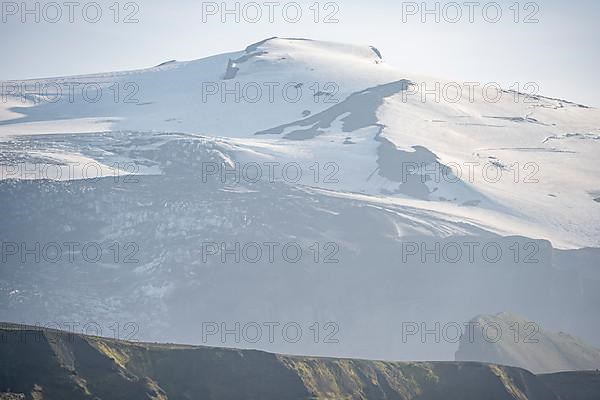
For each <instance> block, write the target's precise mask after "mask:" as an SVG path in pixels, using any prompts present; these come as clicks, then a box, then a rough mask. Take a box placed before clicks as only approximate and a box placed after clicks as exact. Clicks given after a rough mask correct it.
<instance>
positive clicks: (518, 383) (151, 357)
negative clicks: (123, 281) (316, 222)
mask: <svg viewBox="0 0 600 400" xmlns="http://www.w3.org/2000/svg"><path fill="white" fill-rule="evenodd" d="M0 334H1V335H2V336H1V339H2V340H1V342H0V354H1V357H0V359H1V360H2V369H1V372H0V392H1V393H2V394H0V398H3V399H4V398H7V399H12V398H15V399H16V398H26V399H60V400H66V399H127V400H132V399H207V400H221V399H223V400H225V399H227V400H229V399H231V400H234V399H235V400H239V399H257V400H258V399H263V400H269V399H273V400H275V399H277V400H286V399H290V400H291V399H294V400H296V399H369V400H372V399H398V400H404V399H430V400H434V399H462V400H468V399H473V400H475V399H477V400H479V399H498V400H500V399H519V400H559V399H560V400H568V399H595V398H596V399H597V398H598V396H600V374H598V373H595V372H573V373H564V374H557V375H546V376H536V375H533V374H532V373H530V372H528V371H526V370H523V369H519V368H512V367H503V366H498V365H491V364H482V363H474V362H418V363H410V362H402V363H400V362H380V361H367V360H350V359H333V358H313V357H294V356H283V355H276V354H270V353H265V352H260V351H252V350H235V349H223V348H210V347H195V346H181V345H172V344H150V343H132V342H124V341H118V340H113V339H106V338H98V337H89V336H81V335H75V334H69V333H65V332H60V331H53V330H43V331H41V330H35V329H29V328H21V327H17V326H12V325H5V326H3V327H2V328H0ZM582 387H585V388H586V389H585V390H582V389H581V388H582ZM1 396H4V397H1Z"/></svg>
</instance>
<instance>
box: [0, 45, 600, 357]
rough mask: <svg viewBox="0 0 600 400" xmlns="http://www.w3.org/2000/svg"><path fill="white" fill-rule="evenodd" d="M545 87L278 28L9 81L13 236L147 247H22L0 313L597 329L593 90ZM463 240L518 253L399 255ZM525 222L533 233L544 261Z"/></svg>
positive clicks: (349, 325)
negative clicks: (514, 86) (290, 254)
mask: <svg viewBox="0 0 600 400" xmlns="http://www.w3.org/2000/svg"><path fill="white" fill-rule="evenodd" d="M484 87H485V89H484ZM529 89H531V88H528V87H523V88H522V90H520V91H515V90H510V89H509V88H505V89H502V88H499V87H497V86H495V85H489V84H487V83H485V82H482V83H477V84H475V83H473V82H471V83H468V82H460V83H455V82H451V81H448V80H440V79H437V78H431V77H423V76H419V75H415V74H410V73H404V72H402V71H399V70H397V69H395V68H393V67H391V66H390V65H388V64H386V63H385V61H384V59H383V58H382V57H381V55H380V52H379V50H377V49H376V48H374V47H371V46H357V45H347V44H338V43H329V42H319V41H312V40H305V39H283V38H271V39H267V40H265V41H262V42H259V43H256V44H253V45H250V46H248V47H247V48H246V49H245V50H243V51H238V52H233V53H227V54H222V55H216V56H212V57H209V58H205V59H200V60H195V61H188V62H176V61H171V62H166V63H164V64H161V65H159V66H156V67H153V68H148V69H144V70H138V71H127V72H116V73H102V74H95V75H86V76H75V77H61V78H51V79H38V80H28V81H19V82H16V81H11V82H2V102H1V103H0V179H1V181H0V196H1V197H2V203H3V206H2V209H3V213H2V214H3V216H2V217H0V223H1V226H2V229H1V230H0V240H2V242H11V243H13V242H14V243H22V242H24V241H27V240H33V238H35V240H36V241H43V240H46V241H47V240H49V238H50V239H55V240H57V241H58V240H60V241H64V240H67V239H77V240H79V241H83V240H88V241H94V242H97V243H104V244H108V243H110V242H115V241H116V242H119V243H121V244H122V245H125V244H126V243H137V244H138V245H139V249H138V250H139V254H138V256H139V257H138V259H139V260H138V262H137V263H135V264H134V265H128V264H127V263H125V262H123V260H122V259H120V260H117V262H110V261H106V260H103V261H102V262H101V263H94V265H92V266H90V265H81V264H77V263H75V264H74V263H72V262H70V263H61V262H59V263H58V264H55V265H46V267H49V268H44V267H43V266H41V265H40V263H39V262H31V261H30V260H25V262H21V261H20V260H19V259H17V258H15V259H10V257H9V261H7V262H6V263H4V264H3V269H4V271H3V272H2V276H0V304H2V308H1V310H0V319H1V320H11V321H14V322H30V323H35V322H47V321H56V320H59V321H66V320H68V319H69V318H71V319H73V318H75V319H76V320H84V321H89V320H92V321H104V322H105V323H107V324H108V323H109V321H111V320H112V321H114V320H115V319H117V317H115V316H119V317H118V319H119V320H121V321H131V319H128V318H135V319H136V321H139V324H140V325H143V326H144V329H140V334H141V335H142V336H143V338H144V339H148V340H168V341H177V340H182V341H191V342H194V343H198V337H199V331H198V329H200V328H199V327H201V326H202V325H201V322H202V321H207V320H208V321H221V320H226V321H229V322H230V323H234V321H239V320H244V321H269V320H271V321H272V320H278V319H279V320H280V319H282V318H295V320H297V321H303V322H305V325H302V326H303V327H304V326H310V325H311V323H314V322H316V321H317V320H319V321H337V323H339V327H340V335H342V336H343V340H342V341H341V342H340V343H341V344H340V346H339V348H337V349H331V347H327V348H323V347H319V346H318V344H315V343H311V342H310V340H308V339H307V340H302V341H300V342H299V343H298V344H295V343H288V342H286V343H268V342H267V343H262V342H261V343H259V344H247V346H249V347H259V348H264V349H266V350H272V351H278V352H296V353H297V352H301V353H311V354H315V353H318V354H323V355H338V356H339V355H342V356H358V357H367V358H384V359H432V358H435V359H452V356H453V353H454V351H455V349H456V345H455V344H452V343H442V344H431V343H421V346H413V347H411V348H406V346H402V343H398V342H397V337H398V335H399V332H400V331H401V329H402V326H403V325H402V322H405V321H424V322H428V323H434V322H435V321H440V320H443V321H461V322H462V321H468V320H470V319H471V318H472V317H473V315H478V314H484V313H496V312H500V311H507V310H508V311H514V312H516V313H518V314H521V315H527V316H528V317H530V318H533V319H534V320H536V321H539V322H540V323H543V325H544V326H546V327H548V328H549V329H552V330H565V331H569V332H573V333H574V334H577V335H578V336H580V337H582V338H584V339H585V340H588V341H590V342H591V343H593V344H595V345H599V344H600V337H598V336H597V331H598V329H600V317H599V316H598V315H597V312H594V311H593V310H597V307H598V306H599V305H600V298H599V297H598V295H597V293H596V289H594V288H597V285H598V284H599V283H600V271H598V269H597V266H598V261H599V255H600V183H599V182H598V179H597V177H598V173H599V172H600V171H599V170H600V163H599V162H598V154H600V112H599V111H598V110H597V109H594V108H590V107H586V106H585V105H579V104H574V103H571V102H569V101H566V100H561V99H555V98H550V97H544V96H542V95H540V94H538V93H532V91H531V90H529ZM525 92H528V93H529V94H527V93H525ZM90 166H92V167H93V168H90ZM232 171H233V172H232ZM86 178H87V179H86ZM92 178H93V179H92ZM254 178H256V179H254ZM228 240H236V241H238V242H240V243H247V242H248V241H253V242H254V241H256V242H264V241H266V242H268V241H273V240H275V241H282V242H285V241H288V242H289V241H295V242H298V243H301V244H302V245H303V246H304V245H306V247H307V248H308V247H310V246H311V243H315V242H318V243H319V244H320V245H325V244H327V243H335V244H336V246H338V251H337V252H336V254H338V255H339V258H340V260H339V263H337V264H336V265H335V266H324V265H323V264H322V263H317V264H318V265H317V264H315V263H312V262H311V261H310V257H304V258H303V259H302V261H301V262H300V263H299V264H298V265H292V266H290V265H289V263H285V262H284V264H283V266H281V265H279V267H276V266H274V265H262V264H260V263H259V265H254V264H253V263H247V264H248V265H245V264H244V263H243V262H242V264H244V265H240V264H238V263H235V265H230V264H228V263H225V264H227V265H226V266H223V265H220V266H219V262H218V260H217V261H215V260H213V261H212V262H213V264H211V262H206V260H204V262H203V260H202V258H203V256H205V254H204V253H202V251H203V250H205V248H204V247H202V246H203V244H204V243H206V242H211V243H213V242H216V243H220V242H221V241H228ZM454 241H455V242H457V243H468V242H472V241H476V242H479V244H480V245H481V244H482V243H483V242H484V241H497V242H499V243H501V247H502V248H503V249H504V257H502V259H501V260H500V261H499V262H498V263H497V264H496V263H493V264H494V265H492V266H490V265H485V266H483V267H481V266H480V265H479V266H480V267H481V268H478V267H477V266H476V265H473V262H472V261H465V260H464V259H462V258H461V259H460V260H459V261H458V262H457V263H453V262H444V261H442V262H441V263H440V262H439V261H431V259H429V258H428V257H427V256H426V255H424V256H423V257H420V256H419V255H420V254H416V253H414V251H415V249H414V248H413V247H411V248H410V251H409V252H408V253H409V254H410V255H413V256H415V254H416V256H415V257H414V258H413V259H412V262H413V263H414V265H413V264H410V262H411V260H409V261H408V262H407V260H406V259H404V256H406V253H407V250H409V249H408V248H406V247H404V245H405V244H406V243H408V242H410V243H427V244H428V245H431V246H435V243H438V244H439V243H442V244H443V243H445V244H448V243H452V242H454ZM514 243H516V244H517V247H519V249H520V250H521V251H522V252H523V253H527V248H528V246H529V245H530V244H532V243H534V244H535V246H537V247H536V249H537V251H535V252H534V254H533V253H527V254H529V255H533V256H535V257H537V259H536V261H538V262H536V263H535V265H528V264H527V261H525V263H524V262H523V260H524V259H526V257H525V256H524V255H523V254H521V253H519V254H517V253H514V254H513V253H511V250H514V248H513V247H511V246H514ZM323 247H325V246H323ZM425 247H426V246H425ZM3 250H5V254H6V249H3ZM321 250H323V251H326V249H321ZM421 250H422V249H421ZM508 254H510V255H511V256H508ZM421 255H422V254H421ZM512 255H514V256H515V257H514V258H516V259H517V260H513V257H512ZM484 258H485V257H484ZM11 260H12V261H11ZM446 261H447V260H446ZM480 261H481V260H480ZM42 264H44V263H43V262H42ZM275 264H277V263H275ZM409 264H410V265H409ZM475 264H477V263H475ZM484 264H485V263H484ZM487 264H489V262H488V263H487ZM44 265H45V264H44ZM440 265H442V267H441V266H440ZM50 267H51V268H52V269H50ZM92 283H96V284H97V285H98V287H93V286H92V285H91V284H92ZM348 294H351V296H350V297H351V298H350V299H347V300H346V301H342V298H344V297H346V296H347V295H348ZM374 307H375V308H377V309H374ZM586 312H588V314H585V313H586ZM565 314H569V315H571V316H570V317H568V318H564V315H565ZM390 315H393V316H394V318H392V320H391V319H390ZM22 319H26V321H22ZM365 326H368V327H373V329H367V330H365V329H364V327H365ZM383 326H385V327H386V329H380V328H375V327H383ZM374 343H377V344H374ZM211 344H218V345H223V344H225V345H229V344H230V343H220V342H212V343H211ZM234 345H236V347H239V346H240V344H239V343H238V344H235V343H234ZM242 345H243V344H242Z"/></svg>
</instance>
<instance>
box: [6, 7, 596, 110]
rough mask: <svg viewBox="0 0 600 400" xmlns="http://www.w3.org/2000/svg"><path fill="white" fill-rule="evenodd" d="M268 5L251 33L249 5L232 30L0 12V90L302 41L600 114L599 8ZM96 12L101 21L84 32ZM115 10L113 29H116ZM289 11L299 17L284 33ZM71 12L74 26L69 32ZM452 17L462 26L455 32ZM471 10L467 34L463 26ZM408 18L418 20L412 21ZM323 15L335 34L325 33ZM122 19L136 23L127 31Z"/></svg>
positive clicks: (173, 10) (183, 16) (65, 12)
mask: <svg viewBox="0 0 600 400" xmlns="http://www.w3.org/2000/svg"><path fill="white" fill-rule="evenodd" d="M268 2H269V0H264V1H263V0H259V1H256V2H254V4H255V5H258V6H259V8H258V9H260V11H261V12H262V16H261V17H260V18H258V20H257V21H256V22H252V21H251V19H252V18H255V16H256V10H257V8H256V7H253V6H252V5H247V4H248V3H251V2H248V1H242V2H239V4H240V5H239V9H240V12H239V15H240V22H239V23H238V22H236V21H235V20H234V19H235V16H234V15H233V14H231V15H225V17H227V20H226V21H225V22H222V21H221V17H222V13H221V11H222V2H221V1H218V2H214V3H213V2H202V1H192V0H173V1H164V0H162V1H160V0H140V1H136V2H128V1H126V0H125V1H120V2H117V0H108V1H107V0H100V1H97V2H95V3H94V2H93V1H79V2H73V3H77V4H76V5H72V6H67V5H65V3H68V0H58V1H56V3H54V5H48V3H52V2H50V1H45V0H44V1H41V2H39V6H38V7H39V11H35V3H36V2H34V1H27V2H26V3H27V4H28V6H27V8H28V9H29V10H34V11H33V12H32V13H30V14H27V13H25V12H24V10H23V8H22V5H21V1H15V2H11V1H8V2H6V1H2V2H1V7H2V15H1V16H0V38H1V40H0V55H1V56H0V57H1V58H0V60H1V61H0V80H9V79H25V78H37V77H49V76H64V75H73V74H84V73H93V72H103V71H116V70H127V69H136V68H145V67H149V66H153V65H156V64H159V63H161V62H163V61H167V60H171V59H176V60H181V61H183V60H192V59H197V58H202V57H205V56H209V55H212V54H218V53H224V52H230V51H237V50H241V49H243V48H245V47H246V46H247V45H248V44H251V43H253V42H257V41H259V40H262V39H265V38H267V37H271V36H280V37H305V38H311V39H317V40H330V41H339V42H347V43H356V44H367V45H373V46H375V47H377V48H378V49H379V50H380V51H381V52H382V53H383V57H384V59H385V60H386V61H387V62H388V63H389V64H391V65H394V66H396V67H397V68H398V69H400V70H401V71H405V72H407V73H409V74H410V73H415V74H423V75H430V76H437V77H440V78H447V79H450V80H456V81H477V82H482V83H489V82H498V83H500V84H502V85H503V86H505V87H510V86H512V85H513V83H515V82H519V83H520V85H524V84H526V83H527V82H535V83H537V84H538V86H539V88H540V94H542V95H546V96H550V97H560V98H564V99H568V100H571V101H575V102H580V103H584V104H587V105H591V106H596V107H599V106H600V93H599V92H598V89H600V85H599V78H598V72H597V71H598V69H599V68H598V65H599V64H600V63H599V61H600V44H599V43H598V40H599V38H600V1H597V0H574V1H559V0H543V1H538V2H529V1H521V2H517V1H516V0H497V1H496V2H488V1H481V2H471V3H473V4H472V6H470V7H469V6H468V5H465V3H467V1H456V2H455V3H454V5H456V4H458V5H459V8H457V7H455V6H452V5H447V3H452V2H449V1H439V2H435V1H427V2H425V4H426V6H427V8H428V9H430V10H433V9H434V7H435V4H436V3H440V4H439V6H438V7H439V8H438V9H439V13H438V15H439V17H440V22H439V23H436V22H435V14H431V15H427V16H426V17H427V20H426V22H424V23H423V22H422V20H421V18H422V13H421V11H422V8H423V6H422V4H423V2H422V1H417V2H402V1H398V0H396V1H392V0H370V1H368V2H367V1H358V0H341V1H335V2H328V1H327V0H324V1H319V2H317V1H315V0H310V1H303V0H300V1H297V2H295V3H294V2H291V1H274V2H273V3H278V5H273V6H272V8H271V9H272V10H273V14H272V16H273V21H272V22H271V21H269V10H270V8H269V6H268V5H266V3H268ZM209 3H210V4H209ZM235 3H236V2H234V1H227V8H229V9H234V5H235ZM292 3H293V4H292ZM315 3H316V5H315ZM409 3H411V4H409ZM492 3H494V4H492ZM56 4H58V7H56ZM115 5H116V7H115ZM515 5H516V6H515ZM212 6H214V7H216V8H217V10H216V15H206V14H205V15H204V19H205V21H203V9H205V10H210V7H212ZM244 6H245V7H244ZM284 6H285V7H286V10H287V14H285V15H284V12H283V8H284ZM298 6H299V7H298ZM444 6H446V7H445V8H444ZM84 7H85V9H86V14H85V18H84V12H83V9H84ZM484 7H485V9H486V10H487V11H486V13H484V11H483V9H484ZM98 8H99V9H100V10H102V15H101V17H99V21H98V22H96V23H92V22H90V21H93V20H94V19H96V10H97V9H98ZM116 9H118V10H119V11H120V12H119V14H118V16H117V21H118V22H115V21H114V18H115V17H116V15H115V10H116ZM243 9H245V10H246V14H245V16H246V18H244V15H243ZM297 9H300V10H301V11H302V16H301V17H300V18H299V21H297V22H292V20H293V19H294V17H295V15H296V14H295V10H297ZM316 9H319V10H320V12H319V13H318V16H316V15H315V12H314V10H316ZM403 9H404V10H405V11H406V13H403ZM444 9H445V11H446V12H445V13H444ZM497 9H500V10H501V11H502V16H501V17H499V21H498V22H496V23H492V22H491V21H493V20H495V19H498V18H497V17H496V10H497ZM516 9H518V10H519V13H518V15H517V14H516V13H515V10H516ZM57 10H60V12H62V15H61V16H58V14H57V13H56V11H57ZM69 10H72V11H73V15H72V18H73V22H69V19H70V16H69ZM457 10H460V12H461V13H462V18H461V19H460V20H458V22H456V23H452V22H451V20H453V19H455V18H456V16H457ZM471 10H472V11H473V14H472V15H473V21H474V22H470V11H471ZM410 11H412V12H413V13H415V12H416V14H415V15H409V12H410ZM36 14H38V15H36ZM328 15H331V17H330V18H329V19H330V20H331V22H330V23H325V22H324V20H325V19H326V17H327V16H328ZM36 16H38V17H39V18H40V21H39V22H36V21H35V18H36ZM127 16H130V17H129V20H131V21H135V20H137V22H132V23H124V20H125V19H126V17H127ZM315 16H316V17H317V20H318V22H315V20H314V19H315ZM284 17H285V18H284ZM403 17H404V18H403ZM22 18H24V19H25V22H23V21H22ZM86 18H87V21H86ZM515 18H516V19H517V21H518V22H515ZM52 20H55V21H56V22H55V23H52V22H51V21H52ZM335 20H337V22H334V21H335ZM526 20H527V21H529V22H532V23H525V21H526ZM535 20H538V22H533V21H535Z"/></svg>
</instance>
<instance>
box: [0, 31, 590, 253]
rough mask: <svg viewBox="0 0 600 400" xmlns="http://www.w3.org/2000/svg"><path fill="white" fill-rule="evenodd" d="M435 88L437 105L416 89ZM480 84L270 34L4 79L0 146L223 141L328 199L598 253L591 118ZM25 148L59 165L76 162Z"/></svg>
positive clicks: (367, 53)
mask: <svg viewBox="0 0 600 400" xmlns="http://www.w3.org/2000/svg"><path fill="white" fill-rule="evenodd" d="M423 85H425V86H423ZM436 85H439V91H438V96H439V98H438V99H436V98H435V95H434V94H432V93H429V94H426V93H423V89H426V90H429V91H431V90H434V88H435V87H436ZM483 85H485V83H481V85H480V86H476V87H473V86H470V87H469V86H465V85H464V84H460V85H458V84H456V83H450V82H449V81H444V80H438V79H434V78H424V77H420V76H417V75H412V74H408V73H403V72H400V71H398V70H396V69H394V68H392V67H391V66H389V65H387V64H386V63H385V62H384V61H383V60H382V59H381V58H380V57H379V54H378V51H377V50H376V49H374V48H371V47H369V46H353V45H345V44H337V43H328V42H319V41H311V40H301V39H280V38H272V39H268V40H266V41H263V42H260V43H257V44H255V45H252V46H249V47H248V48H247V49H246V50H245V51H240V52H235V53H229V54H223V55H217V56H213V57H209V58H205V59H201V60H196V61H190V62H169V63H165V64H163V65H161V66H157V67H154V68H149V69H144V70H139V71H129V72H116V73H103V74H96V75H88V76H77V77H64V78H53V79H42V80H30V81H21V82H14V81H13V82H2V102H1V104H0V141H4V142H9V141H10V140H14V139H15V138H16V137H19V136H33V135H46V134H73V135H83V134H85V133H89V132H107V131H147V132H149V133H148V134H149V135H150V134H151V133H152V132H154V133H157V132H158V133H160V132H177V133H186V134H191V135H199V136H204V137H208V138H214V140H218V141H220V142H222V143H227V144H229V145H231V146H232V149H235V151H237V152H239V159H241V160H247V161H257V162H267V161H271V162H280V163H282V164H283V163H289V162H297V163H299V164H300V165H301V166H302V167H303V168H302V171H303V172H304V174H303V177H302V179H301V180H300V183H303V184H306V185H310V186H316V187H320V188H322V189H326V190H329V191H334V192H336V195H340V196H348V197H355V198H357V199H365V198H367V199H368V200H370V201H375V202H381V203H394V204H396V205H404V206H410V207H414V208H416V209H421V210H423V213H424V214H427V213H430V212H433V213H436V214H437V213H441V214H444V215H447V216H449V218H453V219H457V220H459V221H462V220H468V221H469V222H470V223H472V224H475V225H477V226H480V227H482V228H484V229H486V230H489V231H493V232H495V233H498V234H502V235H509V234H518V235H524V236H527V237H532V238H539V239H547V240H550V241H551V242H552V244H553V245H554V246H555V247H557V248H580V247H588V246H589V247H595V246H600V203H599V202H598V198H599V197H600V183H599V182H598V180H597V174H598V172H599V169H600V163H599V162H598V159H597V155H598V154H599V152H600V112H599V111H598V110H596V109H593V108H588V107H585V106H581V105H577V104H572V103H569V102H567V101H562V100H556V99H550V98H545V97H542V96H538V95H525V94H521V93H516V92H511V91H501V92H498V91H497V90H496V89H495V87H488V88H487V89H486V91H485V92H484V90H483ZM59 90H60V92H58V91H59ZM459 90H460V92H459ZM57 93H59V94H57ZM84 93H85V96H87V99H86V97H84ZM99 93H100V94H101V96H100V97H99V98H98V100H96V96H98V94H99ZM498 98H499V100H497V99H498ZM5 144H6V143H5ZM9 148H10V147H9ZM4 149H6V147H4ZM10 150H11V152H12V155H13V156H14V155H15V154H16V153H18V152H19V149H18V148H11V149H10ZM2 151H6V150H2ZM38 152H39V155H43V156H44V157H47V158H49V159H51V160H58V161H60V162H63V163H67V164H68V163H72V164H73V165H75V164H76V163H79V164H84V162H82V160H87V159H88V158H87V157H90V156H89V155H85V156H84V155H83V154H78V152H77V151H73V150H65V149H63V150H61V149H56V148H55V149H46V150H45V149H39V150H38ZM91 158H92V159H94V157H93V156H92V157H91ZM96 161H98V162H99V163H100V164H101V165H105V164H106V163H107V162H108V161H112V162H114V161H115V160H112V159H111V154H103V157H102V161H100V160H99V159H96ZM119 161H121V162H123V161H124V160H122V159H120V160H119ZM315 161H318V162H320V163H321V165H320V168H321V169H322V170H323V169H324V164H326V163H333V164H328V165H327V167H328V168H331V172H332V173H335V177H336V179H330V180H326V179H322V177H321V179H314V176H312V175H310V174H307V173H306V172H307V170H308V168H309V167H310V166H311V165H313V164H314V162H315ZM3 163H4V162H3ZM332 165H333V166H332ZM444 166H445V167H444ZM446 167H448V168H450V170H452V171H453V174H452V175H451V176H450V175H447V171H448V170H447V169H446ZM424 170H425V171H429V172H423V171H424ZM1 171H2V178H3V179H7V178H27V176H26V174H23V173H19V172H20V171H18V172H15V169H14V168H12V169H11V168H9V167H7V166H6V165H3V167H2V170H1ZM106 171H107V172H106V173H107V174H111V173H114V171H113V170H111V169H110V168H108V167H107V168H106ZM322 172H324V173H326V172H327V171H322ZM140 173H160V171H157V170H151V169H142V170H141V171H140ZM415 174H416V175H415ZM409 175H411V176H412V175H414V176H416V178H415V179H412V180H411V179H407V176H409ZM595 200H596V201H595Z"/></svg>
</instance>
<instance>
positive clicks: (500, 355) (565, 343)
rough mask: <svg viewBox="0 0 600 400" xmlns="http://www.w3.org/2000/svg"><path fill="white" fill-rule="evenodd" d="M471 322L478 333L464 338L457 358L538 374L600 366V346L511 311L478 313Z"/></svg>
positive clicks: (593, 368)
mask: <svg viewBox="0 0 600 400" xmlns="http://www.w3.org/2000/svg"><path fill="white" fill-rule="evenodd" d="M470 324H471V325H472V326H473V327H475V329H477V330H478V331H479V332H478V333H476V334H474V335H472V337H471V336H469V335H463V336H462V337H461V340H460V345H459V349H458V351H457V352H456V358H455V359H456V361H479V362H491V363H497V364H503V365H511V366H515V367H520V368H525V369H527V370H529V371H532V372H534V373H538V374H541V373H551V372H561V371H576V370H579V371H585V370H596V369H598V368H600V349H597V348H595V347H593V346H591V345H590V344H588V343H585V342H584V341H583V340H581V339H579V338H577V337H575V336H572V335H569V334H567V333H564V332H558V333H553V332H548V331H545V330H544V329H542V328H541V327H540V326H539V325H538V324H537V323H535V322H533V321H528V320H527V319H525V318H523V317H519V316H517V315H514V314H512V313H508V312H503V313H499V314H496V315H479V316H477V317H475V318H473V319H472V320H471V321H470ZM471 339H472V340H471Z"/></svg>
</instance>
